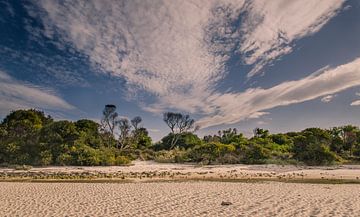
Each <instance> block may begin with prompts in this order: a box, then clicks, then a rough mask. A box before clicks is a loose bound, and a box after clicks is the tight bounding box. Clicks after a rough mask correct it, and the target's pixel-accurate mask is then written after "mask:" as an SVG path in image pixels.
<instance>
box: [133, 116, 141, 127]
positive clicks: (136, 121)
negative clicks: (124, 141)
mask: <svg viewBox="0 0 360 217" xmlns="http://www.w3.org/2000/svg"><path fill="white" fill-rule="evenodd" d="M141 121H142V119H141V117H139V116H136V117H134V118H133V119H131V125H132V126H133V127H134V130H135V131H137V130H138V129H139V124H140V123H141Z"/></svg>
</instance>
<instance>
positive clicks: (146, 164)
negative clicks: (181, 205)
mask: <svg viewBox="0 0 360 217" xmlns="http://www.w3.org/2000/svg"><path fill="white" fill-rule="evenodd" d="M51 180H55V181H59V180H60V181H61V180H63V181H81V180H90V181H105V182H106V181H112V182H115V181H118V182H153V181H175V180H181V181H187V180H207V181H208V180H212V181H249V180H250V181H256V180H261V181H264V180H265V181H290V182H323V183H331V182H336V183H338V182H347V183H360V165H339V166H329V167H310V166H293V165H283V166H281V165H273V164H268V165H266V164H265V165H243V164H237V165H203V166H201V165H196V164H166V163H156V162H153V161H134V162H133V164H132V165H131V166H108V167H79V166H77V167H76V166H66V167H39V168H38V167H34V168H32V169H30V170H16V169H11V168H0V181H51Z"/></svg>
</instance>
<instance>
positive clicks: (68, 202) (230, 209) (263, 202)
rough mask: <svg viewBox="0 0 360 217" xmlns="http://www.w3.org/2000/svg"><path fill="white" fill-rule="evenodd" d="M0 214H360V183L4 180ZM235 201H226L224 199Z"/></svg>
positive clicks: (1, 191)
mask: <svg viewBox="0 0 360 217" xmlns="http://www.w3.org/2000/svg"><path fill="white" fill-rule="evenodd" d="M0 186H1V187H0V201H1V202H0V216H360V194H359V187H360V186H359V185H353V184H343V185H330V184H327V185H324V184H300V183H282V182H261V183H260V182H257V183H235V182H157V183H111V184H110V183H16V182H2V183H0ZM222 201H226V202H231V203H232V205H229V206H222V205H221V202H222Z"/></svg>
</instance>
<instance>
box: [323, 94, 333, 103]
mask: <svg viewBox="0 0 360 217" xmlns="http://www.w3.org/2000/svg"><path fill="white" fill-rule="evenodd" d="M334 97H336V95H327V96H324V97H323V98H321V102H323V103H328V102H331V101H332V100H333V99H334Z"/></svg>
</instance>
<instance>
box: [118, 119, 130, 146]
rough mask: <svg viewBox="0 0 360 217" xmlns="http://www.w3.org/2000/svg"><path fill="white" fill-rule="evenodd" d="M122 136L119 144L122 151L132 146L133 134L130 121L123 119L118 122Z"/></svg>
mask: <svg viewBox="0 0 360 217" xmlns="http://www.w3.org/2000/svg"><path fill="white" fill-rule="evenodd" d="M117 123H118V125H119V130H120V135H119V144H120V147H119V148H120V149H125V148H128V147H129V146H130V144H131V141H130V132H131V125H130V122H129V120H128V119H126V118H122V119H120V120H119V121H118V122H117Z"/></svg>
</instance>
